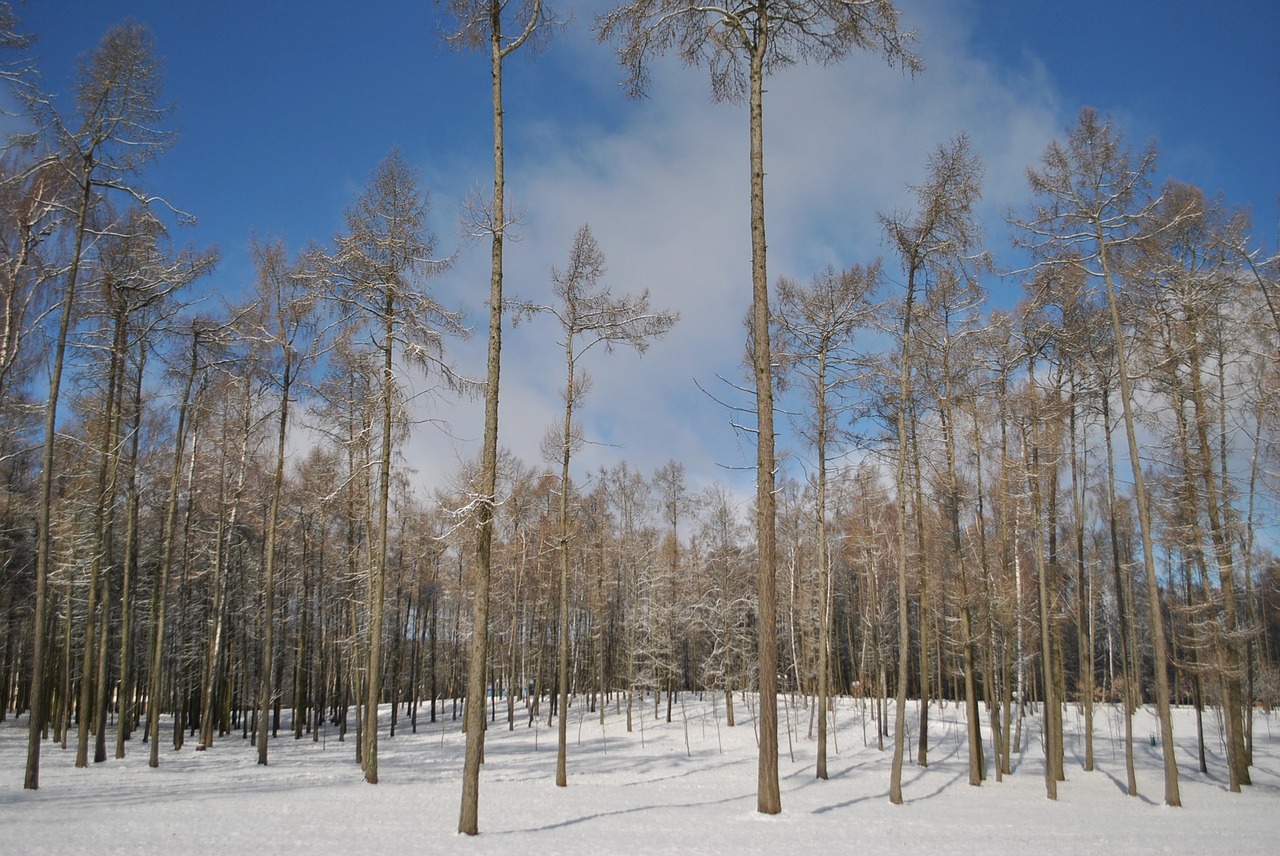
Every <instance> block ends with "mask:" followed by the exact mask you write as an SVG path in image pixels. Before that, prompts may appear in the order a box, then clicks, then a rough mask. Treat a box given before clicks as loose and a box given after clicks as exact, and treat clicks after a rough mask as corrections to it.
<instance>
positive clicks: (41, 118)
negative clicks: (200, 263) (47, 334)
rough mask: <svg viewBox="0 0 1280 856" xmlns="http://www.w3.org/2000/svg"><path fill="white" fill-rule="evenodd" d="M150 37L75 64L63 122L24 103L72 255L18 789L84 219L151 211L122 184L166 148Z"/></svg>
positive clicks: (37, 704) (31, 748)
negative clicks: (125, 208) (113, 207)
mask: <svg viewBox="0 0 1280 856" xmlns="http://www.w3.org/2000/svg"><path fill="white" fill-rule="evenodd" d="M154 51H155V48H154V43H153V41H152V38H151V34H150V32H149V31H148V30H147V29H146V28H145V27H142V26H139V25H138V24H134V23H125V24H121V25H118V26H116V27H113V28H112V29H110V30H109V31H108V32H107V33H106V35H104V36H103V37H102V41H101V42H100V43H99V44H98V46H97V48H96V49H95V50H94V51H93V52H92V53H90V54H89V55H88V56H87V57H86V58H85V59H84V60H83V61H82V62H81V64H80V67H79V69H78V70H77V75H76V78H77V79H76V83H75V101H74V103H75V113H74V116H73V117H69V118H68V119H67V120H65V121H64V119H63V117H62V116H61V115H60V114H59V113H58V112H57V110H56V109H55V108H54V107H53V104H52V102H51V101H50V100H49V99H48V98H46V97H45V96H44V95H42V94H40V93H38V92H30V93H28V95H27V103H28V107H29V109H30V110H31V112H32V115H33V117H34V118H35V120H36V122H37V125H38V127H39V129H40V130H39V132H38V133H39V136H40V137H41V138H42V139H47V140H48V143H47V145H48V147H49V148H48V151H49V153H48V155H47V157H46V159H45V160H44V161H42V163H41V166H42V167H44V166H49V167H51V168H56V169H59V170H61V171H62V172H63V174H64V175H63V176H62V180H65V182H66V184H67V186H69V187H70V188H71V190H72V193H74V199H69V200H67V205H68V206H69V207H70V209H71V210H72V211H74V214H72V220H71V224H70V228H71V230H72V238H71V251H70V256H69V259H68V263H67V269H66V273H65V276H64V277H63V285H62V295H61V298H62V299H61V308H60V309H59V312H58V316H57V317H58V322H57V324H58V326H57V331H56V333H55V334H54V337H53V341H54V345H53V358H52V362H51V364H50V368H49V388H48V396H47V399H46V401H47V404H46V407H45V415H44V452H43V459H42V462H41V475H40V498H39V500H38V510H37V513H38V516H39V521H38V524H37V528H38V532H39V535H38V537H37V542H36V543H37V552H36V604H35V619H34V620H35V624H34V627H35V633H34V640H33V644H32V657H33V663H34V664H35V666H34V668H33V669H32V672H31V681H32V683H31V696H30V698H31V704H32V709H31V713H32V716H31V723H30V730H29V734H28V740H27V770H26V777H25V779H24V784H23V786H24V787H25V788H27V789H30V790H34V789H36V788H38V787H39V786H40V732H41V729H42V728H43V727H44V709H43V699H44V686H43V674H44V672H43V669H42V667H41V664H42V663H43V660H44V656H45V655H44V624H45V621H46V607H45V599H46V585H47V579H48V574H49V561H50V555H49V554H50V537H51V536H50V526H51V523H52V504H53V475H54V464H55V461H54V448H55V445H56V443H55V440H56V437H57V425H58V405H59V401H60V396H61V386H62V379H63V378H62V376H63V371H64V368H65V365H66V353H67V340H68V334H69V332H70V329H71V323H72V313H73V310H74V308H75V306H76V300H77V287H78V285H79V284H80V283H79V279H80V269H81V263H82V261H83V259H84V257H85V252H86V239H90V240H91V226H92V216H93V213H94V210H95V209H96V207H97V206H98V204H99V202H100V201H101V199H102V196H103V194H104V193H105V192H106V191H109V190H116V191H121V192H124V193H125V194H127V195H129V196H132V197H134V198H135V199H136V200H137V201H139V202H142V203H148V202H152V201H153V200H151V199H149V198H147V197H146V196H145V195H144V194H142V193H141V192H140V191H138V190H137V189H136V188H135V187H134V186H133V185H131V184H129V183H128V181H129V179H130V178H131V177H132V176H134V175H135V174H136V173H137V172H138V171H139V170H140V169H141V168H142V167H143V166H144V165H145V164H146V163H147V162H148V161H150V160H151V159H152V158H154V157H156V156H158V155H159V154H160V153H161V152H162V151H164V149H165V148H166V147H167V146H168V145H169V143H170V141H171V139H172V135H171V133H170V132H169V131H167V130H166V129H165V120H166V118H167V115H168V112H169V111H168V108H167V107H165V106H164V105H163V104H162V103H161V101H160V98H161V73H160V63H159V62H158V60H157V59H156V57H155V53H154Z"/></svg>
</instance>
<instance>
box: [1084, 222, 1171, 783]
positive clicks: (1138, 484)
mask: <svg viewBox="0 0 1280 856" xmlns="http://www.w3.org/2000/svg"><path fill="white" fill-rule="evenodd" d="M1095 225H1097V226H1098V231H1097V233H1096V239H1097V244H1098V259H1099V261H1100V262H1101V265H1102V273H1103V281H1104V282H1105V284H1106V291H1107V306H1108V309H1109V310H1110V314H1111V332H1112V335H1113V336H1114V337H1115V349H1116V351H1115V356H1116V374H1117V377H1118V379H1119V382H1120V403H1121V405H1122V409H1123V411H1124V427H1125V439H1126V440H1127V441H1128V444H1129V460H1130V463H1131V468H1132V471H1133V495H1134V500H1135V502H1136V503H1137V506H1138V528H1139V530H1140V532H1141V535H1142V558H1143V564H1144V567H1145V570H1146V579H1147V596H1148V599H1149V600H1150V609H1151V649H1152V659H1153V661H1154V664H1155V684H1156V714H1157V716H1158V717H1159V720H1160V742H1161V750H1162V753H1163V756H1164V802H1165V805H1168V806H1174V807H1177V806H1181V805H1182V796H1181V793H1180V791H1179V788H1178V761H1177V758H1176V757H1175V756H1174V746H1173V718H1172V715H1171V713H1170V710H1169V663H1168V655H1167V653H1166V652H1165V639H1164V614H1163V612H1162V611H1161V608H1160V581H1159V579H1157V577H1156V564H1155V543H1154V540H1155V539H1154V537H1153V535H1152V531H1151V509H1150V507H1149V505H1148V502H1147V486H1146V480H1145V478H1144V477H1143V474H1142V457H1141V449H1140V448H1139V447H1138V433H1137V428H1136V427H1135V424H1134V422H1135V420H1134V416H1133V394H1132V390H1131V388H1130V382H1129V362H1128V357H1127V348H1126V345H1125V341H1124V327H1123V325H1122V324H1121V321H1120V307H1119V303H1118V301H1117V298H1116V288H1115V284H1114V283H1113V281H1112V276H1111V269H1110V263H1109V259H1108V256H1109V253H1108V251H1107V246H1106V240H1105V238H1104V237H1103V235H1102V232H1101V226H1100V225H1098V224H1095Z"/></svg>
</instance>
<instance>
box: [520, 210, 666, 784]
mask: <svg viewBox="0 0 1280 856" xmlns="http://www.w3.org/2000/svg"><path fill="white" fill-rule="evenodd" d="M604 275H605V257H604V253H603V252H602V251H601V250H600V245H599V244H598V243H596V239H595V236H594V235H593V234H592V233H591V228H590V227H589V226H583V227H581V228H580V229H578V233H577V235H575V236H574V239H573V249H572V250H571V251H570V253H569V264H568V266H567V267H566V268H565V269H564V270H559V269H553V270H552V272H551V281H552V292H553V294H554V296H555V298H556V303H555V305H552V306H535V305H526V306H525V307H524V308H523V310H522V311H523V313H524V314H533V313H547V314H550V315H552V316H553V317H554V318H555V319H556V321H557V322H558V323H559V325H560V336H561V338H560V341H559V345H560V347H561V348H563V349H564V358H565V372H566V374H565V387H564V422H563V424H562V425H561V426H560V427H559V428H558V429H556V430H553V431H551V432H550V433H549V434H548V436H547V439H546V440H545V441H544V449H545V451H546V452H547V454H548V457H554V458H555V459H556V460H557V462H558V463H559V464H560V501H559V517H560V531H559V533H558V534H557V537H556V550H557V552H558V556H559V560H560V660H559V670H558V675H559V678H558V682H559V691H560V701H559V705H558V707H559V712H560V720H559V725H560V731H559V735H560V736H559V749H558V751H557V755H556V785H557V786H559V787H565V786H566V785H567V784H568V783H569V780H568V771H567V763H566V756H567V747H568V723H569V719H568V716H569V543H570V540H571V538H572V531H571V526H572V521H571V520H570V515H569V495H570V492H571V491H572V486H571V484H570V481H569V464H570V460H571V458H572V455H573V452H574V450H575V449H577V448H579V447H580V445H581V443H582V436H581V430H580V428H579V426H577V425H576V424H575V423H574V421H573V414H574V410H575V408H577V407H578V406H579V405H580V404H581V402H582V400H583V398H584V397H585V396H586V394H587V392H588V391H589V390H590V389H591V376H590V375H588V374H587V372H586V370H585V369H583V368H582V367H581V362H582V359H583V357H585V356H586V354H587V352H588V351H590V350H591V349H593V348H595V347H596V346H597V345H603V346H604V349H605V350H606V351H612V350H613V348H614V347H615V346H617V345H629V346H630V347H632V348H634V349H635V350H636V351H637V352H639V353H644V352H645V351H646V350H647V349H648V347H649V343H650V342H651V341H652V340H654V339H660V338H662V337H663V336H665V335H666V334H667V331H668V330H670V329H671V327H672V325H674V324H675V322H676V321H677V319H678V317H679V316H678V315H676V314H675V313H671V312H662V311H655V310H653V309H651V308H650V306H649V292H648V290H647V289H646V290H645V291H644V292H642V293H641V294H639V295H632V294H625V295H623V296H622V297H617V298H615V297H614V296H613V293H612V291H611V289H610V288H609V287H608V285H606V284H605V283H604V282H602V281H601V280H602V279H603V278H604Z"/></svg>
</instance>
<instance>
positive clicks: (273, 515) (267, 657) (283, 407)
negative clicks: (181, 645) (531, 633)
mask: <svg viewBox="0 0 1280 856" xmlns="http://www.w3.org/2000/svg"><path fill="white" fill-rule="evenodd" d="M292 381H293V365H292V362H291V360H290V357H289V355H288V354H286V355H285V365H284V372H283V374H282V376H281V378H280V416H279V418H278V420H277V422H276V465H275V472H274V473H273V474H272V478H271V498H270V506H269V510H268V511H267V532H266V537H265V541H266V543H265V546H264V547H263V559H262V616H263V618H262V673H261V674H260V675H259V684H258V705H259V709H260V713H259V714H258V763H259V764H263V765H265V764H266V763H267V742H268V741H267V720H268V716H267V712H268V711H269V710H270V708H271V703H272V701H273V700H274V698H275V657H276V651H275V623H276V612H275V604H276V537H277V533H278V530H279V528H280V493H281V491H282V490H283V489H284V464H285V446H286V441H287V439H288V434H289V394H290V393H291V392H292V390H291V389H290V387H291V385H292ZM384 525H385V521H384ZM295 714H296V711H295ZM374 778H375V780H376V778H377V772H376V767H375V772H374Z"/></svg>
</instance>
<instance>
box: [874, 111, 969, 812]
mask: <svg viewBox="0 0 1280 856" xmlns="http://www.w3.org/2000/svg"><path fill="white" fill-rule="evenodd" d="M927 170H928V177H927V179H926V182H925V183H924V184H923V185H921V186H919V187H916V188H913V195H914V196H915V198H916V211H915V213H914V215H910V216H908V215H905V214H895V215H890V216H886V215H882V216H881V222H882V223H883V224H884V228H885V231H886V232H887V233H888V236H889V240H890V241H891V242H892V244H893V246H894V249H895V250H896V251H897V253H898V256H899V258H900V260H901V263H902V269H903V273H904V274H905V275H906V289H907V293H906V295H905V296H904V298H903V303H902V309H901V318H902V331H901V344H900V348H901V352H900V354H899V356H898V359H899V364H898V389H897V404H896V407H895V410H894V421H895V428H896V432H897V441H898V458H897V469H896V473H895V479H894V481H895V484H896V486H897V492H898V515H897V518H898V520H897V526H898V695H897V699H896V718H895V724H894V739H893V768H892V771H891V773H890V781H889V801H890V802H892V803H894V804H895V805H901V804H902V761H903V754H904V751H905V745H906V734H905V730H904V729H905V725H906V722H905V720H906V712H907V696H906V692H907V679H908V675H909V671H908V657H909V652H910V650H911V631H910V627H909V625H908V621H907V618H908V603H907V559H908V552H907V509H908V506H907V458H908V445H909V439H910V438H909V435H908V431H907V426H908V413H907V411H908V408H909V402H910V401H911V398H912V395H913V393H912V390H911V378H912V370H913V361H914V359H915V354H914V350H913V348H914V339H913V336H914V330H913V329H912V324H913V322H914V320H915V315H916V313H917V311H918V310H917V308H916V300H917V298H918V297H919V295H920V292H922V291H924V290H925V288H927V286H928V284H929V283H930V282H931V281H932V279H931V278H932V277H935V276H937V274H938V273H939V271H940V270H944V269H946V268H947V267H948V266H949V265H951V264H954V263H956V262H957V261H958V260H961V259H963V258H964V257H965V256H967V255H969V254H971V253H973V251H974V248H975V245H976V243H977V240H978V231H977V225H976V223H975V222H974V219H973V207H974V205H975V204H976V203H977V201H978V198H979V194H980V187H979V176H980V174H981V164H980V163H979V161H978V159H977V156H976V155H974V154H973V151H972V149H971V148H970V145H969V141H968V138H967V137H965V136H963V135H961V136H959V137H957V138H956V139H954V140H953V141H951V142H950V143H949V144H947V145H943V146H939V147H938V148H937V150H936V151H935V152H934V153H933V155H932V156H931V157H930V158H929V163H928V167H927ZM917 461H918V458H917ZM920 501H921V500H920V498H919V497H918V496H917V499H916V506H917V509H918V508H919V505H920ZM917 513H918V511H917ZM921 546H922V545H921ZM922 573H923V571H922ZM924 599H925V595H924V592H923V591H922V592H921V606H920V627H921V631H920V635H921V640H920V646H921V649H922V650H923V649H925V648H927V645H926V643H925V639H924V636H925V629H924V628H925V618H924V614H925V605H924ZM924 656H925V655H924V654H923V653H922V654H921V657H922V658H923V657H924ZM920 680H921V683H922V685H923V684H924V682H926V681H927V680H928V674H927V670H926V669H924V668H922V669H921V675H920ZM927 703H928V699H927V693H925V692H923V691H922V692H921V699H920V707H921V720H920V726H921V728H920V740H921V747H922V748H921V751H922V752H923V751H924V749H923V747H924V741H925V729H926V728H927V726H928V720H927V718H926V713H925V712H924V711H925V709H926V707H927Z"/></svg>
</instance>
